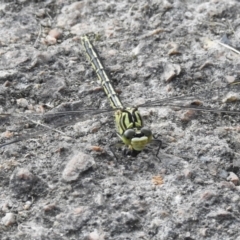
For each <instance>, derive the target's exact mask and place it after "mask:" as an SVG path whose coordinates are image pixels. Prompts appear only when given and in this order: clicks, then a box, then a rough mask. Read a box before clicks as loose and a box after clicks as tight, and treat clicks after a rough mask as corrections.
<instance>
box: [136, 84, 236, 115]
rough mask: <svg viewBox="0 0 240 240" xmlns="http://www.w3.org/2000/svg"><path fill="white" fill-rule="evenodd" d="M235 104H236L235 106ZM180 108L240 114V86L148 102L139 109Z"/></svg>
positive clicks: (229, 86)
mask: <svg viewBox="0 0 240 240" xmlns="http://www.w3.org/2000/svg"><path fill="white" fill-rule="evenodd" d="M233 103H234V104H233ZM163 106H170V107H178V108H181V109H193V110H196V111H205V112H222V113H228V114H240V84H235V85H233V84H232V85H227V86H225V87H221V88H213V89H210V90H208V91H202V90H201V91H195V92H193V93H192V94H190V95H187V96H174V97H169V98H164V99H160V100H154V101H148V102H146V103H144V104H141V105H139V106H138V107H146V108H148V107H163Z"/></svg>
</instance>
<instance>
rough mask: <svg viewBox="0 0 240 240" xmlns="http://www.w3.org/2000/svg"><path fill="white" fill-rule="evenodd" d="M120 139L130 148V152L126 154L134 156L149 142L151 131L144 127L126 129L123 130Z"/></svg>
mask: <svg viewBox="0 0 240 240" xmlns="http://www.w3.org/2000/svg"><path fill="white" fill-rule="evenodd" d="M121 139H122V141H123V142H124V143H125V144H126V145H128V146H129V147H130V149H131V150H132V151H131V154H128V155H131V156H133V157H135V156H136V155H137V154H138V153H140V152H141V151H142V150H143V149H144V148H145V146H146V145H147V144H148V143H150V142H151V140H152V131H151V130H150V129H148V128H146V127H143V128H140V129H136V128H133V129H132V128H131V129H127V130H125V131H124V133H123V135H122V136H121Z"/></svg>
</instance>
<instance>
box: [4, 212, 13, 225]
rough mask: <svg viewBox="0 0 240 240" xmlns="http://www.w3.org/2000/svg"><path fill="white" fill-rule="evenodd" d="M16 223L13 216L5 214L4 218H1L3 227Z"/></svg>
mask: <svg viewBox="0 0 240 240" xmlns="http://www.w3.org/2000/svg"><path fill="white" fill-rule="evenodd" d="M15 222H16V217H15V214H13V213H6V215H5V217H3V218H2V224H3V225H5V226H10V225H13V224H14V223H15Z"/></svg>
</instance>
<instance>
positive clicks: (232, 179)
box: [227, 172, 239, 186]
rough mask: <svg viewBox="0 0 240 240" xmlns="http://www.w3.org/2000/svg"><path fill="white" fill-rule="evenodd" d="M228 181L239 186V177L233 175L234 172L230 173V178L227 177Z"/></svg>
mask: <svg viewBox="0 0 240 240" xmlns="http://www.w3.org/2000/svg"><path fill="white" fill-rule="evenodd" d="M227 180H228V181H230V182H232V183H233V184H234V185H235V186H236V185H238V184H239V178H238V176H237V175H236V174H235V173H233V172H230V173H229V176H228V177H227Z"/></svg>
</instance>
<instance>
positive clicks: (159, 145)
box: [153, 136, 162, 160]
mask: <svg viewBox="0 0 240 240" xmlns="http://www.w3.org/2000/svg"><path fill="white" fill-rule="evenodd" d="M153 138H154V139H153V141H154V142H157V143H158V149H157V152H156V157H157V158H158V154H159V151H160V149H161V147H162V140H161V139H157V138H156V137H155V136H153ZM158 159H159V158H158ZM159 160H160V159H159Z"/></svg>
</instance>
